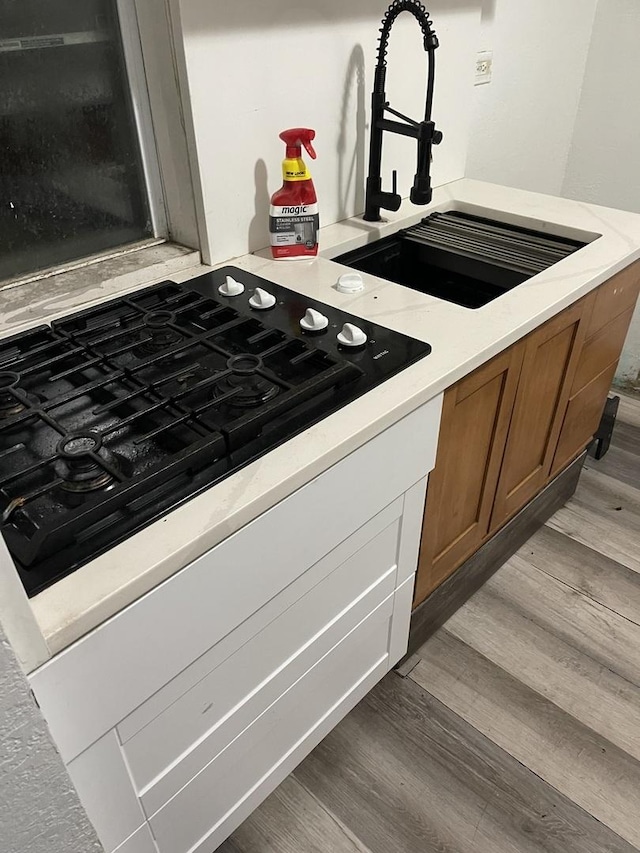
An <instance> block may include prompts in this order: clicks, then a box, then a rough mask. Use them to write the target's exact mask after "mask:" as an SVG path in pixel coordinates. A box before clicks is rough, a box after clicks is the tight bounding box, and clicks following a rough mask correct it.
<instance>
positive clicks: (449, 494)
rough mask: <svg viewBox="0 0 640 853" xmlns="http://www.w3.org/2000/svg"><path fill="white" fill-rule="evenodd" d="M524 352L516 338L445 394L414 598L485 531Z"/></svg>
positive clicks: (454, 565)
mask: <svg viewBox="0 0 640 853" xmlns="http://www.w3.org/2000/svg"><path fill="white" fill-rule="evenodd" d="M523 354H524V344H523V343H519V344H516V345H515V346H513V347H511V348H510V349H508V350H506V351H505V352H504V353H501V354H500V355H499V356H497V357H496V358H494V359H493V360H492V361H490V362H489V363H488V364H485V365H483V366H482V367H480V368H478V370H476V371H474V372H473V373H472V374H470V375H469V376H467V377H465V378H464V379H462V380H461V381H460V382H458V383H457V385H454V386H453V387H452V388H450V389H449V390H448V391H447V393H446V394H445V398H444V406H443V410H442V424H441V428H440V442H439V444H438V455H437V457H436V465H435V468H434V470H433V471H432V472H431V474H430V476H429V485H428V488H427V502H426V508H425V516H424V518H425V520H424V526H423V531H422V544H421V548H420V557H419V561H418V574H417V577H416V587H415V597H414V604H416V605H417V604H419V603H420V602H421V601H423V600H424V599H425V598H426V597H427V596H428V595H429V594H430V593H431V592H432V591H433V590H434V589H435V588H436V587H437V586H439V584H440V583H442V581H443V580H445V579H446V578H447V577H448V576H449V575H450V574H451V573H452V572H453V571H455V569H456V568H457V567H458V566H459V565H460V564H461V563H463V562H464V560H465V559H466V558H467V557H468V556H470V555H471V554H472V553H473V552H474V551H475V550H476V549H477V548H478V546H479V545H480V543H481V542H482V540H483V539H484V537H485V535H486V534H487V531H488V528H489V521H490V518H491V509H492V506H493V500H494V496H495V491H496V484H497V480H498V473H499V471H500V464H501V461H502V455H503V452H504V446H505V441H506V437H507V432H508V429H509V420H510V418H511V411H512V408H513V403H514V399H515V395H516V388H517V386H518V377H519V374H520V367H521V364H522V358H523Z"/></svg>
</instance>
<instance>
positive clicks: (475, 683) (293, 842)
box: [220, 398, 640, 853]
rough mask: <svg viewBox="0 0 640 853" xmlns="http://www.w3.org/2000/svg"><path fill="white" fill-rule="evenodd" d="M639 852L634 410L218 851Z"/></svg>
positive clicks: (639, 572) (639, 623)
mask: <svg viewBox="0 0 640 853" xmlns="http://www.w3.org/2000/svg"><path fill="white" fill-rule="evenodd" d="M638 850H640V401H636V400H633V399H630V398H626V399H625V400H624V401H623V405H622V406H621V409H620V413H619V419H618V424H617V426H616V431H615V434H614V442H613V444H612V447H611V450H610V452H609V454H608V455H607V456H606V457H605V458H604V459H603V460H602V461H600V462H596V461H595V460H593V459H591V458H589V459H588V461H587V463H586V467H585V470H584V471H583V474H582V478H581V481H580V484H579V486H578V490H577V492H576V494H575V496H574V497H573V498H572V500H571V501H570V502H569V503H568V504H567V506H566V507H564V508H563V509H561V510H560V511H559V512H558V513H556V515H555V516H554V517H553V518H552V519H551V520H550V521H549V523H548V524H547V525H546V526H545V527H544V528H543V529H542V530H540V531H539V532H538V533H537V534H536V535H535V536H534V537H533V538H532V539H531V540H530V541H529V542H527V544H526V545H525V546H524V547H523V548H522V549H521V550H520V551H519V552H518V554H516V555H515V556H514V557H513V558H512V559H511V560H510V561H509V562H508V563H507V564H506V565H505V566H504V567H503V568H502V569H500V571H499V572H497V574H496V575H494V577H493V578H492V579H491V580H490V581H489V582H488V583H487V584H486V585H485V586H484V587H483V588H482V589H481V590H480V591H479V592H478V593H476V595H474V596H473V598H472V599H471V600H470V601H469V602H468V603H467V604H466V605H465V606H464V607H463V608H462V609H461V610H459V611H458V612H457V613H456V614H455V615H454V616H453V617H452V618H451V619H450V620H449V622H447V624H446V625H445V626H444V628H442V629H441V630H440V631H438V633H437V634H435V635H434V636H433V637H432V638H431V639H430V640H429V641H428V642H427V643H426V644H425V645H424V646H423V647H422V649H421V650H420V652H419V655H418V662H417V665H416V666H415V667H414V668H413V669H412V670H411V671H410V673H409V675H408V676H407V677H406V678H401V677H400V676H399V675H397V674H396V673H391V674H389V675H388V676H387V677H386V678H385V679H384V680H383V681H382V682H381V683H380V684H379V685H378V686H377V687H376V688H375V689H374V690H373V691H372V692H371V693H370V694H369V696H367V697H366V699H364V701H363V702H361V703H360V704H359V705H358V706H357V708H355V710H354V711H352V712H351V714H349V716H348V717H346V719H345V720H343V722H342V723H341V724H340V725H339V726H338V727H337V728H336V729H335V730H334V731H333V732H332V733H331V734H330V735H329V736H328V737H327V738H326V739H325V740H324V741H323V742H322V743H321V744H320V746H318V747H317V749H315V750H314V752H313V753H312V754H311V755H310V756H309V757H308V758H307V759H306V760H305V761H304V762H303V763H302V764H301V765H300V766H299V767H298V768H297V769H296V770H295V772H294V773H293V774H292V775H291V776H290V777H289V778H288V779H287V780H286V781H285V782H284V783H283V784H282V785H281V786H280V787H279V788H278V789H277V790H276V791H275V792H274V793H273V794H272V795H271V797H269V799H268V800H267V801H266V802H265V803H264V804H263V805H262V806H261V807H260V808H259V809H258V810H257V811H256V812H255V813H254V814H253V815H252V816H251V817H250V818H249V819H248V820H247V821H246V822H245V823H244V824H243V825H242V826H241V827H240V828H239V829H238V830H237V831H236V833H235V834H234V835H233V836H232V838H230V839H229V840H228V841H227V842H225V844H223V845H222V847H221V848H220V851H222V853H330V851H331V853H534V851H545V853H604V851H607V853H609V852H610V853H633V851H638Z"/></svg>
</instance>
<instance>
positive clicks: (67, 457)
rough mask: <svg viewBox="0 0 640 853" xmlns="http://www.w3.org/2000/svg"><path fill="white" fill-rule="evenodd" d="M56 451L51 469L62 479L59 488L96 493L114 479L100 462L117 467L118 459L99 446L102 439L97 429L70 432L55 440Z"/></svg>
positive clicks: (81, 492)
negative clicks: (56, 441) (53, 466)
mask: <svg viewBox="0 0 640 853" xmlns="http://www.w3.org/2000/svg"><path fill="white" fill-rule="evenodd" d="M57 452H58V459H57V460H56V462H55V470H56V474H57V475H58V476H59V477H60V478H61V479H62V480H63V482H62V484H61V486H60V488H61V489H63V490H64V491H65V492H72V493H74V494H86V493H87V492H97V491H99V490H100V489H106V488H107V486H110V485H111V484H112V483H113V482H114V479H115V478H114V476H113V474H111V473H110V472H109V471H108V470H106V469H105V468H104V467H103V465H102V462H105V463H106V464H107V465H109V466H110V467H112V468H114V467H115V468H117V467H118V459H117V457H116V455H115V454H114V453H112V452H111V451H110V450H107V448H106V447H103V446H102V438H101V436H100V435H99V434H98V433H97V432H91V431H90V430H88V431H87V432H75V433H71V434H69V435H67V436H65V437H64V438H63V439H62V440H61V441H60V442H59V443H58V447H57Z"/></svg>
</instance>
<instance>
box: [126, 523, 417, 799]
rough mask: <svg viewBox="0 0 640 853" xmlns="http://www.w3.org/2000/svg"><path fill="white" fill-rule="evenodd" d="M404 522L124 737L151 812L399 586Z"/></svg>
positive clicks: (136, 778)
mask: <svg viewBox="0 0 640 853" xmlns="http://www.w3.org/2000/svg"><path fill="white" fill-rule="evenodd" d="M399 526H400V524H399V520H396V521H395V522H394V523H393V524H391V525H390V526H389V527H387V528H386V529H385V530H383V531H382V532H381V533H379V534H378V535H377V536H376V537H375V538H374V539H373V540H372V541H370V542H369V543H368V545H366V546H365V547H364V548H362V549H361V550H359V551H358V552H357V553H356V554H354V555H353V556H352V557H351V558H350V559H349V560H347V561H346V562H345V563H343V564H342V565H341V566H339V567H338V568H337V569H336V570H335V571H333V572H332V573H331V574H330V575H329V576H328V577H327V578H325V579H324V580H323V581H322V582H321V583H319V584H318V585H317V586H316V587H314V589H312V590H311V591H310V592H308V593H307V594H306V595H305V596H304V597H303V598H301V599H300V600H299V601H297V602H296V603H295V604H294V605H293V606H292V607H290V608H289V609H288V610H287V611H286V612H285V613H283V614H282V615H281V616H280V617H279V618H278V619H275V620H274V621H273V622H271V623H270V624H269V625H268V626H267V627H266V628H265V629H264V630H263V631H261V632H260V633H259V634H257V635H256V636H255V637H253V638H252V639H251V640H249V641H248V642H247V643H245V644H244V645H243V646H242V647H241V648H239V650H238V651H237V652H236V653H235V654H234V655H232V656H230V657H228V658H227V659H226V660H225V661H224V662H223V663H222V664H220V666H218V667H216V669H214V670H213V672H210V673H209V674H208V675H207V676H205V677H204V678H203V679H202V680H201V681H200V682H199V683H198V684H196V685H195V686H194V687H192V688H191V690H189V691H188V692H187V693H186V694H184V695H183V696H181V697H180V698H179V699H178V700H177V701H175V702H172V703H171V704H170V705H169V706H168V707H167V708H166V709H165V710H164V712H163V713H161V714H160V715H159V716H157V717H156V718H155V719H154V720H152V721H151V722H150V723H149V724H148V725H147V726H145V727H144V728H143V729H142V730H141V731H139V732H138V733H137V734H135V735H134V736H133V737H132V738H131V740H129V741H127V742H126V743H125V744H124V746H123V749H124V753H125V755H126V758H127V763H128V765H129V769H130V771H131V774H132V776H133V778H134V781H135V783H136V786H137V789H138V791H139V792H140V794H141V796H142V801H143V804H144V806H145V808H146V810H147V812H153V811H156V810H157V809H158V808H159V807H160V806H161V805H162V804H163V803H164V802H166V800H167V799H168V798H169V796H170V795H171V794H172V793H174V792H175V791H176V790H177V788H178V787H180V786H181V785H182V784H185V783H186V782H188V781H189V779H190V778H192V777H193V776H194V775H195V774H196V773H197V772H198V770H200V769H201V768H202V766H203V764H205V763H207V762H208V761H210V760H211V759H212V758H214V757H215V755H217V754H218V753H219V752H220V751H221V750H222V749H224V747H225V746H226V745H227V744H228V743H230V742H231V741H232V740H233V739H234V738H235V737H237V735H238V734H240V732H241V731H242V730H243V729H244V728H246V726H248V725H249V724H250V723H251V722H252V721H253V720H254V719H255V718H256V717H257V716H258V715H259V714H261V713H262V712H263V711H264V710H265V708H267V707H268V706H269V705H271V704H272V703H273V702H275V701H276V699H277V698H278V697H279V696H280V695H281V694H283V693H284V692H285V691H286V690H287V689H288V688H289V687H290V686H291V685H292V684H293V683H294V682H295V681H297V679H298V678H300V676H302V675H303V674H304V673H305V672H306V671H307V670H308V669H310V667H312V666H313V665H314V664H315V663H316V662H317V661H318V660H319V659H320V658H321V657H322V656H323V655H325V654H326V653H327V652H328V651H329V650H330V649H331V648H332V647H333V646H334V645H335V644H336V643H337V642H339V641H340V640H341V639H342V637H344V636H345V635H346V634H348V633H349V631H351V630H352V629H353V628H354V627H355V626H356V625H357V624H358V623H359V622H360V621H361V620H362V619H364V618H365V617H366V616H367V614H369V613H371V611H372V610H374V609H375V608H376V607H377V606H378V605H379V604H380V603H381V602H382V601H383V600H384V599H386V598H387V597H388V596H390V595H391V594H392V593H393V591H394V588H395V579H396V559H397V550H398V534H399ZM178 762H179V764H178ZM176 764H177V765H178V766H175V767H174V766H173V765H176ZM172 768H173V769H172ZM167 773H168V779H167V780H165V781H164V782H163V780H162V779H161V777H162V776H163V775H165V774H167ZM167 790H168V791H169V792H170V793H168V794H167V793H166V792H167Z"/></svg>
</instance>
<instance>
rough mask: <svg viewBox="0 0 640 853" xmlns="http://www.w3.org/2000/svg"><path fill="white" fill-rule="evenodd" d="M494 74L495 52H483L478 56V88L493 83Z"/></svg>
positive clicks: (479, 52)
mask: <svg viewBox="0 0 640 853" xmlns="http://www.w3.org/2000/svg"><path fill="white" fill-rule="evenodd" d="M492 73H493V51H492V50H481V51H478V55H477V56H476V80H475V84H476V86H482V85H483V84H484V83H490V82H491V76H492Z"/></svg>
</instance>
